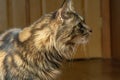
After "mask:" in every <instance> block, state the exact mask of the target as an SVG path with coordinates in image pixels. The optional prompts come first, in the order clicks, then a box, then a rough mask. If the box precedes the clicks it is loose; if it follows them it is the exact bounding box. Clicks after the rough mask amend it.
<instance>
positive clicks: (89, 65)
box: [59, 60, 120, 80]
mask: <svg viewBox="0 0 120 80" xmlns="http://www.w3.org/2000/svg"><path fill="white" fill-rule="evenodd" d="M59 80H120V63H117V62H114V61H111V60H82V61H77V62H69V63H66V64H65V65H64V69H63V72H62V75H61V76H60V79H59Z"/></svg>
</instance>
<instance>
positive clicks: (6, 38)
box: [0, 0, 91, 80]
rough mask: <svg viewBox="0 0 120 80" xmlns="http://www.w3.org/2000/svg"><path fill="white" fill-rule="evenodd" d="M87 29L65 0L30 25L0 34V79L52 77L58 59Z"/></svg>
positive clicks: (56, 71) (43, 79)
mask: <svg viewBox="0 0 120 80" xmlns="http://www.w3.org/2000/svg"><path fill="white" fill-rule="evenodd" d="M90 33H91V30H90V29H89V28H88V27H87V25H86V24H85V23H84V20H83V18H82V17H81V16H80V15H78V14H77V13H76V12H75V11H74V9H73V7H72V2H71V0H65V1H64V4H63V5H62V7H61V8H60V9H58V10H57V11H55V12H53V13H50V14H46V15H44V16H43V17H41V18H40V19H39V20H38V21H36V22H35V23H33V24H32V25H31V26H29V27H26V28H24V29H23V30H21V29H11V30H9V31H7V32H5V33H3V34H2V35H1V36H0V80H55V79H56V77H57V75H58V74H60V71H59V69H60V66H61V63H62V62H63V61H64V60H65V59H67V58H69V57H71V55H72V54H73V52H74V49H75V48H76V46H77V45H79V44H82V43H86V42H87V40H88V37H89V34H90Z"/></svg>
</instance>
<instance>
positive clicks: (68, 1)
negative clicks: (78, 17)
mask: <svg viewBox="0 0 120 80" xmlns="http://www.w3.org/2000/svg"><path fill="white" fill-rule="evenodd" d="M72 4H73V3H72V0H64V2H63V5H62V6H61V8H60V9H59V10H58V11H57V17H59V18H61V19H64V18H68V17H69V16H68V13H70V12H73V11H74V8H73V5H72Z"/></svg>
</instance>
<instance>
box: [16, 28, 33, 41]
mask: <svg viewBox="0 0 120 80" xmlns="http://www.w3.org/2000/svg"><path fill="white" fill-rule="evenodd" d="M30 37H31V27H26V28H24V29H23V30H22V31H21V32H20V33H19V36H18V38H19V41H20V42H24V41H26V40H28V39H29V38H30Z"/></svg>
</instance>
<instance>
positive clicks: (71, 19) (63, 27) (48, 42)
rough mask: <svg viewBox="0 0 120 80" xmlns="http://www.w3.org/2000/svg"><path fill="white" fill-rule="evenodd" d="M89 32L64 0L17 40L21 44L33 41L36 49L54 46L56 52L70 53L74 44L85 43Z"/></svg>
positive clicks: (25, 30)
mask: <svg viewBox="0 0 120 80" xmlns="http://www.w3.org/2000/svg"><path fill="white" fill-rule="evenodd" d="M91 32H92V31H91V29H90V28H89V27H88V26H87V25H86V24H85V21H84V19H83V18H82V17H81V16H80V15H79V14H78V13H76V12H75V11H74V8H73V6H72V1H71V0H65V1H64V3H63V5H62V6H61V7H60V8H59V9H58V10H57V11H55V12H53V13H50V14H46V15H44V16H43V17H42V18H40V20H38V21H37V22H35V23H34V24H32V25H31V27H28V29H27V28H26V29H24V30H23V31H22V32H21V34H20V36H19V38H20V41H21V42H24V41H26V40H33V42H34V45H35V46H36V47H37V48H38V49H44V48H47V49H51V46H55V48H57V49H58V50H62V49H66V51H67V49H68V51H70V49H72V48H73V46H75V45H76V44H83V43H86V42H87V41H88V37H89V35H90V33H91ZM71 46H72V47H71Z"/></svg>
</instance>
